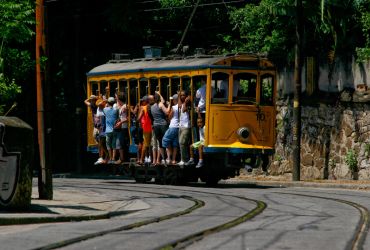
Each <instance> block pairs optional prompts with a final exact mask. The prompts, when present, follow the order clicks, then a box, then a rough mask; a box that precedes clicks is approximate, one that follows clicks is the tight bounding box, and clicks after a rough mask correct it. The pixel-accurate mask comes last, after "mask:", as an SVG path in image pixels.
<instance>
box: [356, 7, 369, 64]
mask: <svg viewBox="0 0 370 250" xmlns="http://www.w3.org/2000/svg"><path fill="white" fill-rule="evenodd" d="M358 2H359V3H358V6H359V10H360V13H361V14H360V18H359V20H360V21H359V23H360V25H361V30H362V34H363V36H364V39H365V43H364V47H362V48H361V47H358V48H356V53H357V57H358V58H357V61H359V62H363V61H366V60H368V59H370V0H358Z"/></svg>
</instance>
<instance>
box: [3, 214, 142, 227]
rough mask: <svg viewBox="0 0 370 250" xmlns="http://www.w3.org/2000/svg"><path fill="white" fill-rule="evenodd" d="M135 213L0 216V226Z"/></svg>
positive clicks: (84, 219) (89, 218) (69, 220)
mask: <svg viewBox="0 0 370 250" xmlns="http://www.w3.org/2000/svg"><path fill="white" fill-rule="evenodd" d="M137 211H140V210H129V211H114V212H105V213H101V214H96V215H61V216H54V217H12V218H9V217H1V216H0V226H9V225H26V224H42V223H55V222H74V221H76V222H77V221H89V220H103V219H109V218H112V217H115V216H122V215H127V214H130V213H134V212H137Z"/></svg>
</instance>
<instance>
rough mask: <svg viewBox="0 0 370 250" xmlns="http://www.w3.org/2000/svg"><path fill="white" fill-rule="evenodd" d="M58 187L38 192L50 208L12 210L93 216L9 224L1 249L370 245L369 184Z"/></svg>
mask: <svg viewBox="0 0 370 250" xmlns="http://www.w3.org/2000/svg"><path fill="white" fill-rule="evenodd" d="M54 187H55V194H56V197H55V199H54V201H52V202H49V203H48V202H43V201H38V200H33V203H37V205H38V206H40V207H46V208H48V210H46V211H44V210H43V211H41V212H39V214H35V213H33V214H32V215H30V214H25V215H21V214H16V215H14V214H13V215H12V216H13V217H20V216H23V217H24V216H34V217H44V218H45V217H50V216H55V215H56V216H60V215H62V214H64V215H66V214H67V215H68V216H71V218H72V217H73V216H75V217H76V218H78V217H81V218H82V219H84V218H85V217H84V216H87V215H91V216H92V217H91V218H92V220H86V221H85V220H82V221H79V222H76V221H74V222H59V223H42V224H39V223H36V224H35V223H34V224H27V225H13V226H1V227H0V248H1V249H41V248H43V247H45V248H46V249H48V248H49V249H51V248H61V249H161V248H163V247H169V246H174V247H178V248H181V247H185V248H186V249H250V250H252V249H253V250H254V249H352V248H354V249H356V248H357V249H361V248H363V249H370V245H369V240H368V239H367V237H368V235H367V223H368V222H367V221H366V216H368V214H367V213H368V212H367V210H368V209H369V208H370V199H369V197H370V193H369V192H364V191H350V190H342V189H325V188H302V187H300V188H295V187H289V188H276V187H265V188H263V187H250V186H243V185H242V184H239V185H235V184H226V185H221V186H220V187H219V188H207V187H205V186H203V185H201V184H199V185H196V186H186V187H183V186H163V185H155V184H137V183H134V182H132V181H127V180H91V179H55V180H54ZM108 210H109V211H110V212H112V211H113V212H115V213H111V214H110V215H111V216H109V217H107V218H103V219H101V218H99V217H96V218H95V219H94V216H95V215H99V214H101V213H102V212H104V211H108ZM47 211H49V213H48V212H47ZM117 212H122V213H117ZM126 212H127V213H126ZM4 216H5V215H4V214H3V217H4ZM6 216H7V217H9V215H8V214H7V215H6ZM71 220H72V219H71ZM0 222H1V214H0Z"/></svg>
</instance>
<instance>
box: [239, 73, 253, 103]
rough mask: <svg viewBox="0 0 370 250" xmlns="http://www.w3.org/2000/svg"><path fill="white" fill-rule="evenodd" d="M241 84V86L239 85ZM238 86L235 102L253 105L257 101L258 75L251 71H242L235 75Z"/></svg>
mask: <svg viewBox="0 0 370 250" xmlns="http://www.w3.org/2000/svg"><path fill="white" fill-rule="evenodd" d="M238 85H239V86H238ZM235 86H238V90H237V95H236V97H233V102H234V103H238V104H246V105H251V104H255V103H256V93H257V91H256V88H257V76H256V75H254V74H249V73H240V74H237V75H235V76H234V87H235Z"/></svg>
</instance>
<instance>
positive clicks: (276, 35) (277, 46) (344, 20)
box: [225, 0, 369, 65]
mask: <svg viewBox="0 0 370 250" xmlns="http://www.w3.org/2000/svg"><path fill="white" fill-rule="evenodd" d="M365 1H366V2H368V1H369V0H344V1H337V0H313V1H303V15H304V17H305V18H304V23H303V25H304V29H305V36H304V46H305V47H306V48H307V50H305V51H304V52H305V53H306V55H322V54H326V55H327V54H328V53H329V52H330V53H329V55H331V59H330V60H332V61H333V60H334V58H335V56H336V55H337V54H353V53H354V52H355V48H356V45H357V44H358V41H359V40H360V41H361V39H360V38H361V37H362V36H363V34H362V33H361V32H360V29H359V25H358V16H359V15H360V13H361V9H359V6H360V5H359V2H365ZM362 5H363V6H364V5H366V4H362ZM367 6H368V5H367ZM293 7H294V0H279V1H275V0H262V1H261V2H260V3H259V4H247V5H246V6H245V7H244V8H240V9H234V10H233V11H232V12H231V13H230V21H231V23H232V24H233V25H234V30H235V31H236V34H237V36H234V37H232V36H229V37H226V38H225V41H227V42H228V44H229V50H230V49H231V50H244V51H252V52H262V53H268V54H269V55H270V57H271V58H272V59H273V60H274V61H275V62H276V63H277V64H278V63H279V62H281V63H282V64H284V65H285V64H286V63H287V62H291V61H292V59H293V56H292V55H293V53H292V51H293V45H294V42H293V40H292V39H293V38H294V36H292V34H293V33H294V15H295V14H294V11H293V9H294V8H293ZM363 33H364V34H366V33H365V32H363ZM287 55H288V57H287ZM324 58H325V60H326V59H327V57H326V56H325V57H324Z"/></svg>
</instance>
